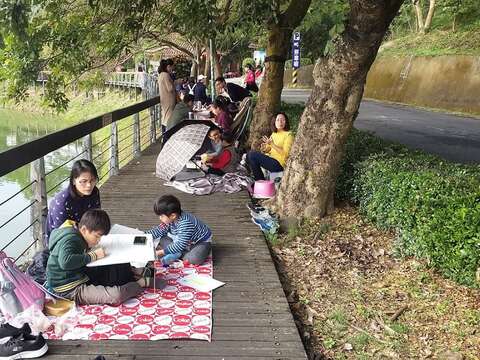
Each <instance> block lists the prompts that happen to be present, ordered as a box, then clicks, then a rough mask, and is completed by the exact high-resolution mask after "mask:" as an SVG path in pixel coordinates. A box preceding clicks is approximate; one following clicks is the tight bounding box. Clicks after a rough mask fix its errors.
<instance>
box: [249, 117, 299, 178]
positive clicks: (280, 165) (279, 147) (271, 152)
mask: <svg viewBox="0 0 480 360" xmlns="http://www.w3.org/2000/svg"><path fill="white" fill-rule="evenodd" d="M270 127H271V129H272V135H271V136H270V137H266V136H264V137H263V138H262V141H263V143H262V145H261V147H260V148H261V150H262V152H259V151H249V152H248V154H247V162H248V165H249V166H250V170H251V171H252V173H253V177H254V178H255V180H264V179H265V177H264V175H263V172H262V168H264V169H266V170H268V171H271V172H279V171H283V169H284V167H285V164H286V162H287V158H288V155H289V154H290V149H291V147H292V144H293V134H292V133H291V131H290V124H289V121H288V117H287V115H286V114H285V113H284V112H279V113H278V114H277V115H276V116H274V117H273V118H272V121H271V123H270Z"/></svg>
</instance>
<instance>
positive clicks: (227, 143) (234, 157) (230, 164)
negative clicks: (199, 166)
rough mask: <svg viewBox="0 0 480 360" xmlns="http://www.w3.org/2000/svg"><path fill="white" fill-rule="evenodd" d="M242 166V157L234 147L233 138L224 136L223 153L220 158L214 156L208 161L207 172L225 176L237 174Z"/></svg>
mask: <svg viewBox="0 0 480 360" xmlns="http://www.w3.org/2000/svg"><path fill="white" fill-rule="evenodd" d="M239 164H240V156H239V154H238V151H237V149H235V147H234V146H233V137H232V135H230V134H224V135H222V151H221V152H220V154H219V155H218V156H213V157H211V158H209V159H208V160H207V161H206V165H207V166H208V170H207V172H208V173H209V174H215V175H218V176H223V175H225V173H232V172H236V171H237V168H238V165H239Z"/></svg>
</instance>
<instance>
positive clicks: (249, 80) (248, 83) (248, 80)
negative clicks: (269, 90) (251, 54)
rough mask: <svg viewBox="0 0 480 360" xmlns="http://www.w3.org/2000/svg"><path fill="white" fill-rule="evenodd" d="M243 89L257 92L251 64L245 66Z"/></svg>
mask: <svg viewBox="0 0 480 360" xmlns="http://www.w3.org/2000/svg"><path fill="white" fill-rule="evenodd" d="M244 83H245V89H247V90H250V91H253V92H257V91H258V86H257V83H256V82H255V72H254V71H253V66H252V64H247V66H245V79H244Z"/></svg>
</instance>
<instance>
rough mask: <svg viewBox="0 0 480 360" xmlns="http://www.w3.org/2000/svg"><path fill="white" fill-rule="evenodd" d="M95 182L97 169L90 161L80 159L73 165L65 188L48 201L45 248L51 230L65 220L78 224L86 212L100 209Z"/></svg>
mask: <svg viewBox="0 0 480 360" xmlns="http://www.w3.org/2000/svg"><path fill="white" fill-rule="evenodd" d="M97 182H98V173H97V169H96V168H95V165H93V164H92V163H91V162H90V161H88V160H86V159H80V160H77V161H75V162H74V163H73V165H72V169H71V170H70V179H69V183H68V186H67V188H66V189H65V190H62V191H60V192H59V193H58V194H57V195H55V197H54V198H53V199H52V201H50V206H49V207H48V214H47V221H46V224H45V225H46V226H45V238H44V243H45V246H48V237H49V236H50V233H51V232H52V230H54V229H56V228H58V227H60V226H61V225H62V224H63V223H64V222H65V221H66V220H73V221H74V222H79V221H80V219H81V217H82V216H83V214H84V213H85V212H86V211H87V210H89V209H99V208H100V207H101V204H100V191H99V190H98V188H97Z"/></svg>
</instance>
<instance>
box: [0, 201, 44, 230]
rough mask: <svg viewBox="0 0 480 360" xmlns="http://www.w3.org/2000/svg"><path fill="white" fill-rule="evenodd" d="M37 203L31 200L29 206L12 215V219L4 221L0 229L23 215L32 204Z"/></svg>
mask: <svg viewBox="0 0 480 360" xmlns="http://www.w3.org/2000/svg"><path fill="white" fill-rule="evenodd" d="M37 202H38V201H37V200H33V201H32V202H31V203H30V204H28V205H27V206H26V207H24V208H23V209H22V210H20V211H19V212H18V213H16V214H15V215H13V217H11V218H10V219H8V220H7V221H5V222H4V223H3V224H2V225H0V229H1V228H3V227H4V226H5V225H7V224H8V223H9V222H10V221H12V220H13V219H15V218H16V217H17V216H18V215H20V214H21V213H23V212H24V211H25V210H27V209H28V208H29V207H31V206H32V205H33V204H35V203H37Z"/></svg>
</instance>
